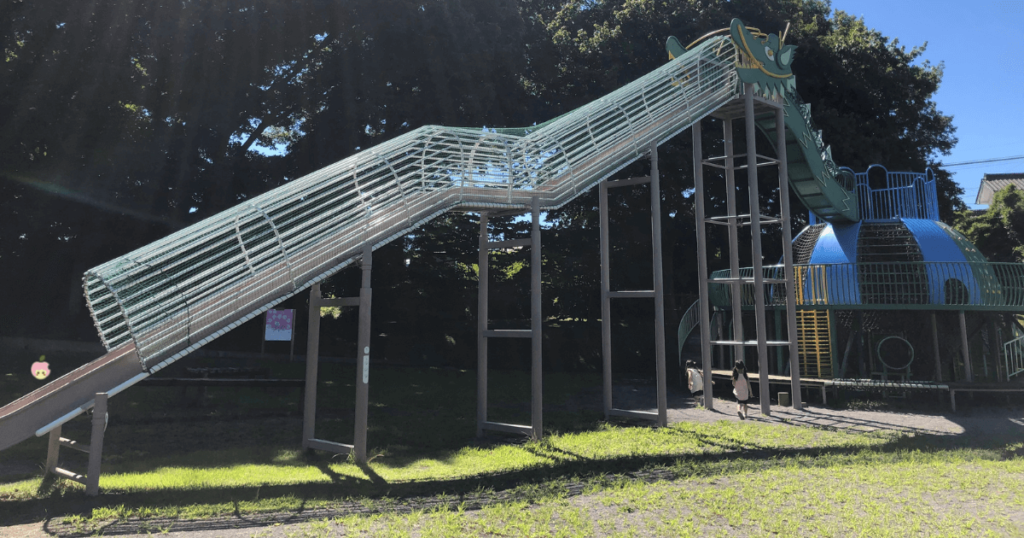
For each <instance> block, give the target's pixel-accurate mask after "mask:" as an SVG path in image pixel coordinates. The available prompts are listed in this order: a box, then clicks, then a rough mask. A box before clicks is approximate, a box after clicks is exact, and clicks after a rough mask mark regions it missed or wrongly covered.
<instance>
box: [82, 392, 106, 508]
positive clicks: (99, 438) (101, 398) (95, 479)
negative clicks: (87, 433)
mask: <svg viewBox="0 0 1024 538" xmlns="http://www.w3.org/2000/svg"><path fill="white" fill-rule="evenodd" d="M106 427H107V393H106V392H97V393H96V403H95V404H94V405H93V408H92V436H91V437H90V438H89V468H88V470H87V471H86V474H85V476H86V483H85V494H86V495H89V496H91V497H94V496H96V495H98V494H99V492H100V462H101V461H102V459H103V431H104V430H105V429H106Z"/></svg>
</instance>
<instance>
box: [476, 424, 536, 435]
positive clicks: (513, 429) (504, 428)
mask: <svg viewBox="0 0 1024 538" xmlns="http://www.w3.org/2000/svg"><path fill="white" fill-rule="evenodd" d="M480 428H481V429H484V430H492V431H496V432H505V433H521V434H524V435H533V427H532V426H523V425H521V424H505V423H502V422H484V423H481V424H480Z"/></svg>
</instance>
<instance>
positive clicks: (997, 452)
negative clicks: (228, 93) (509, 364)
mask: <svg viewBox="0 0 1024 538" xmlns="http://www.w3.org/2000/svg"><path fill="white" fill-rule="evenodd" d="M279 367H282V368H285V369H288V368H291V369H292V371H290V372H288V371H286V372H281V373H278V374H277V375H281V376H284V377H286V376H297V374H298V373H300V372H301V367H300V366H299V365H280V366H279ZM374 375H375V377H374V382H375V384H374V385H373V386H372V387H371V411H370V426H371V427H370V432H369V439H370V443H371V447H372V448H371V450H370V454H371V456H374V457H373V458H372V459H371V461H370V462H369V463H368V464H366V465H356V464H354V463H352V462H351V461H348V460H347V459H344V458H339V457H331V456H329V455H325V454H308V453H305V452H303V451H302V450H300V448H299V446H300V440H301V427H302V426H301V416H300V415H298V413H297V412H295V411H294V409H293V410H292V411H289V407H288V406H289V405H290V404H291V403H294V402H293V400H297V398H298V394H297V392H298V391H288V390H272V391H263V390H261V389H253V390H244V389H243V390H234V391H231V390H226V389H225V390H215V389H210V390H209V393H208V402H207V405H206V406H205V407H185V406H182V405H180V404H181V394H180V391H179V390H178V389H163V388H145V389H142V388H140V389H136V390H133V391H129V392H127V393H126V394H125V395H124V397H123V398H118V399H116V400H113V401H112V406H111V422H110V428H109V429H108V431H107V436H106V446H105V451H104V469H103V472H104V474H103V476H102V479H101V482H100V487H101V495H100V497H98V498H96V499H86V498H85V497H84V495H83V492H82V488H81V487H80V486H79V485H78V484H74V483H71V482H68V481H64V480H54V479H53V478H52V477H48V478H44V477H43V476H42V473H41V472H38V473H34V474H30V475H28V476H24V477H21V478H18V479H12V480H9V481H8V482H6V483H0V520H2V521H12V522H14V521H32V520H40V519H43V518H44V517H50V518H55V519H56V521H58V522H59V523H61V524H62V525H64V527H65V528H66V529H70V530H72V531H75V532H78V531H76V530H75V529H82V530H81V532H95V531H97V530H100V529H101V527H102V525H104V524H106V523H109V522H117V521H126V520H130V519H131V520H135V519H141V520H142V521H143V522H147V521H151V522H153V525H155V526H154V527H153V528H156V529H159V528H166V527H160V526H161V525H165V524H166V523H167V520H169V519H179V520H196V519H204V518H212V517H231V516H239V515H253V514H265V513H279V512H289V513H300V512H308V511H310V510H312V509H317V508H332V509H336V508H339V507H342V508H343V507H352V506H363V507H368V508H370V509H373V510H382V511H384V512H387V511H388V510H389V509H391V508H394V506H395V505H396V503H402V502H405V500H406V499H423V498H429V499H434V500H435V501H437V502H436V503H435V504H436V505H437V506H441V507H442V509H441V510H432V511H422V510H418V511H414V512H413V513H412V514H406V515H397V514H390V515H388V514H386V513H384V514H380V515H376V516H372V517H366V516H358V517H344V518H339V519H338V520H337V521H333V520H332V521H330V522H327V523H324V524H325V525H327V527H323V526H322V525H321V526H318V527H316V529H314V530H315V531H316V532H320V531H325V532H328V531H329V532H331V533H335V532H340V531H339V529H340V530H342V531H343V532H345V533H350V534H351V533H355V534H357V535H358V533H360V532H363V533H369V534H374V535H376V534H383V535H388V534H389V533H391V534H395V535H402V534H401V533H402V532H405V531H403V530H402V529H420V531H419V533H420V534H422V535H433V534H438V535H466V534H493V535H506V534H515V535H518V534H525V535H531V534H536V535H552V536H558V535H572V536H587V535H595V534H596V535H603V534H625V535H628V534H630V533H634V534H638V535H672V536H676V535H680V536H681V535H687V534H688V533H691V532H693V533H699V532H705V533H711V534H712V535H714V534H715V533H717V532H718V529H722V528H727V527H728V526H730V525H733V526H735V525H739V526H740V527H741V528H744V529H747V530H746V531H744V532H746V533H748V534H751V535H759V534H763V533H778V534H782V535H786V534H787V533H789V530H788V529H789V527H785V526H784V525H782V524H781V523H773V522H774V521H776V520H778V521H797V520H799V521H801V525H804V526H797V527H796V528H797V529H798V531H799V532H796V534H795V535H829V534H833V535H846V534H851V529H852V528H853V527H850V526H849V525H851V524H852V523H853V522H854V519H856V518H854V519H851V518H853V517H854V516H850V515H848V514H847V512H849V513H850V514H858V516H857V517H858V518H861V519H863V520H864V521H870V522H872V524H876V523H877V524H879V525H881V524H885V522H886V521H889V520H891V519H892V518H910V519H908V520H907V521H911V524H910V526H909V527H897V528H901V529H902V528H907V529H918V530H919V532H921V533H926V534H943V533H947V532H949V533H952V532H954V531H956V532H960V531H962V530H963V529H965V528H967V527H966V526H969V525H970V524H972V523H971V522H972V521H975V522H978V521H980V522H982V523H974V524H978V525H981V527H978V528H985V529H989V528H991V529H996V530H997V531H999V532H1002V531H1004V530H1006V529H1007V528H1008V527H1007V525H1011V524H1013V522H1014V521H1015V520H1014V519H1013V517H1012V516H1009V515H1007V516H1005V517H1003V516H1002V515H1000V514H1002V513H1003V512H1000V510H1003V508H1006V509H1007V510H1009V509H1013V508H1014V507H1017V513H1020V510H1019V505H1020V501H1018V500H1017V497H1015V496H1013V495H1012V493H1013V492H1017V491H1021V488H1020V487H1019V486H1021V485H1024V484H1020V480H1021V476H1022V474H1024V469H1022V463H1021V462H1022V461H1024V460H1022V459H1021V458H1020V457H1019V452H1020V450H1019V448H1020V447H1019V446H1018V445H1013V446H1010V447H1003V446H996V445H986V444H985V442H984V440H978V439H967V440H963V439H957V438H951V437H943V438H938V437H934V438H933V437H927V436H921V435H917V436H915V435H910V434H895V433H888V434H883V433H876V434H858V433H848V432H843V431H828V430H822V429H813V428H803V427H794V426H784V425H770V424H763V423H758V422H755V421H747V422H725V421H722V422H717V423H680V424H676V425H673V426H671V427H669V428H661V429H654V428H650V427H648V426H631V425H629V424H609V423H604V422H603V421H602V420H601V417H600V414H599V409H600V392H599V391H600V382H599V378H598V377H597V376H596V375H583V376H580V375H573V376H568V375H558V374H550V375H548V376H546V379H545V404H546V405H545V408H546V409H545V422H546V425H547V426H548V432H547V435H546V437H545V438H544V439H543V440H542V441H539V442H534V441H529V442H524V441H523V440H522V439H521V438H516V437H507V438H502V437H499V438H490V439H489V440H487V441H485V442H480V441H478V440H477V439H476V438H475V374H474V373H473V372H458V371H449V370H408V369H402V370H397V369H396V370H387V369H378V370H377V371H376V372H375V374H374ZM353 378H354V369H352V368H350V367H346V366H337V365H322V366H321V379H322V380H323V382H322V383H321V387H320V394H319V402H318V422H317V427H318V432H317V436H318V437H321V438H327V439H335V440H339V441H342V442H344V441H345V440H347V439H349V438H350V436H351V429H352V421H351V415H352V409H351V407H352V405H351V402H353V400H354V387H353V384H352V383H351V381H352V380H353ZM527 379H528V378H527V375H526V374H521V373H502V375H500V376H498V375H495V376H492V380H496V381H494V382H492V385H491V403H492V406H491V411H492V412H493V413H494V414H495V415H497V416H503V417H509V418H506V420H508V419H512V420H515V418H516V417H517V416H519V415H526V416H528V405H527V398H528V393H524V392H522V391H521V390H520V389H521V387H520V385H524V384H525V383H526V381H527ZM346 380H348V382H346ZM492 418H495V419H497V418H496V417H492ZM520 420H523V421H525V420H526V418H525V417H521V418H520ZM87 426H88V421H87V420H79V421H77V422H75V423H72V424H71V425H69V427H68V428H66V429H65V432H66V433H65V435H66V436H68V437H72V438H77V439H87V433H86V428H87ZM68 452H70V451H67V450H65V451H63V452H62V454H64V455H67V457H68V460H69V462H68V464H67V466H68V467H70V468H72V469H84V466H85V465H84V457H83V458H80V459H78V460H75V459H74V458H75V457H77V456H76V454H74V453H71V454H68ZM12 453H13V454H14V455H15V456H19V457H27V456H28V455H31V457H33V458H35V460H36V461H39V462H40V463H41V461H42V459H43V458H44V457H45V446H44V443H43V440H40V439H37V440H33V441H30V442H27V443H23V444H22V445H21V446H19V447H17V448H16V449H15V450H13V451H9V452H7V453H5V456H10V454H12ZM40 468H41V467H40ZM1000 476H1002V477H1004V479H1003V481H1002V482H999V481H998V480H996V479H997V478H999V477H1000ZM655 478H656V479H657V480H654V479H655ZM1004 484H1009V485H1010V486H1013V487H1009V486H1004ZM570 486H571V487H570ZM581 487H582V488H583V489H584V490H585V492H584V494H583V495H576V496H570V495H569V494H570V492H572V493H574V494H575V493H579V491H580V488H581ZM970 491H983V492H986V493H984V495H983V496H981V497H979V499H984V500H985V501H986V502H988V503H989V504H990V505H991V506H992V507H995V508H992V509H990V510H989V509H988V508H986V510H987V511H984V512H982V511H980V510H979V511H978V513H979V514H980V515H978V516H977V517H976V518H975V519H973V520H972V519H970V518H966V517H962V518H960V519H956V518H955V517H954V516H957V517H959V515H960V513H959V512H957V513H956V514H950V515H948V516H944V517H942V518H937V517H935V516H934V514H933V512H929V511H928V510H927V509H925V507H924V506H925V505H927V506H933V507H935V506H942V504H941V503H943V502H946V503H947V504H948V503H954V504H955V503H961V502H967V500H966V499H968V497H967V493H966V492H970ZM865 492H867V493H865ZM944 492H945V493H944ZM948 492H961V493H957V494H956V495H953V496H949V495H950V494H948ZM944 495H945V496H944ZM469 498H473V499H484V500H485V502H484V504H485V505H486V506H485V507H484V508H483V509H482V510H472V511H460V510H459V509H458V507H459V503H460V502H462V501H463V500H465V499H469ZM904 498H906V499H909V501H907V502H904V501H900V502H898V503H897V502H893V499H904ZM488 499H489V500H488ZM580 499H586V500H587V503H585V504H584V505H581V504H580V503H579V502H577V501H578V500H580ZM922 503H923V504H922ZM928 503H931V504H928ZM919 505H920V506H919ZM684 508H685V510H684ZM932 510H933V511H934V510H939V508H932ZM609 511H610V512H609ZM736 511H738V512H740V513H747V514H748V515H747V516H745V517H746V520H745V521H743V522H736V521H735V516H734V515H732V514H733V512H736ZM609 514H611V515H612V519H613V520H614V521H615V522H616V523H615V525H614V526H612V527H609V526H608V523H607V522H606V521H605V520H606V519H607V518H608V515H609ZM632 514H647V515H648V516H649V517H648V518H647V519H648V520H650V521H654V520H657V521H658V522H659V523H658V524H657V525H654V526H651V523H650V522H649V521H648V522H644V521H643V518H639V517H634V516H633V515H632ZM686 514H689V515H686ZM801 514H804V515H805V516H807V517H808V518H809V519H803V520H801V519H799V518H800V517H801V516H800V515H801ZM818 514H820V516H819V515H818ZM908 514H909V515H908ZM911 515H913V517H911ZM1000 518H1002V519H1000ZM940 522H945V523H941V525H940ZM146 524H148V523H146ZM318 525H320V524H319V523H318ZM943 525H944V526H943ZM310 528H311V529H312V527H310ZM325 529H326V530H325ZM449 531H450V532H449ZM853 534H856V533H853ZM897 534H899V533H897Z"/></svg>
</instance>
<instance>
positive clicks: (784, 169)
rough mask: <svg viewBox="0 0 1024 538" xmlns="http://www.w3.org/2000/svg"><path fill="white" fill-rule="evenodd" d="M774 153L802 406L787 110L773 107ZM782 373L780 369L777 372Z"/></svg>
mask: <svg viewBox="0 0 1024 538" xmlns="http://www.w3.org/2000/svg"><path fill="white" fill-rule="evenodd" d="M775 148H776V149H775V156H776V157H777V158H778V159H779V212H780V215H779V218H780V219H781V220H782V263H783V265H784V272H785V275H786V329H787V331H786V332H787V337H788V338H789V376H790V390H791V391H792V395H793V409H796V410H800V409H803V401H802V400H803V398H801V397H800V357H799V351H798V349H799V348H798V345H797V343H798V342H797V334H796V274H795V273H794V271H793V227H792V224H791V222H790V218H789V160H788V155H787V154H786V112H785V110H783V109H782V108H779V109H777V110H776V111H775ZM780 373H781V372H780Z"/></svg>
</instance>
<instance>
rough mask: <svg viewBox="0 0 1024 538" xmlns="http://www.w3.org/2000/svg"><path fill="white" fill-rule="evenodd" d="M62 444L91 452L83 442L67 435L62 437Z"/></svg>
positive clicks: (80, 450) (73, 448)
mask: <svg viewBox="0 0 1024 538" xmlns="http://www.w3.org/2000/svg"><path fill="white" fill-rule="evenodd" d="M60 445H61V446H65V447H68V448H70V449H72V450H77V451H79V452H85V453H86V454H88V453H89V449H88V448H86V447H85V446H83V445H82V443H79V442H78V441H72V440H71V439H68V438H66V437H61V438H60Z"/></svg>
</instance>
